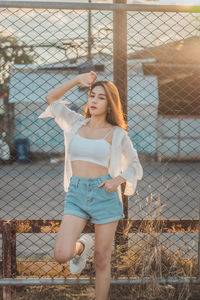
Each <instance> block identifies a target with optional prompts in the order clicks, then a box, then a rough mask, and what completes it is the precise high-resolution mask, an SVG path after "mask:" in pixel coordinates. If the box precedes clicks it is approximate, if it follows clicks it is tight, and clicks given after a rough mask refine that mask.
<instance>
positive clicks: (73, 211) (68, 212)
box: [64, 209, 89, 220]
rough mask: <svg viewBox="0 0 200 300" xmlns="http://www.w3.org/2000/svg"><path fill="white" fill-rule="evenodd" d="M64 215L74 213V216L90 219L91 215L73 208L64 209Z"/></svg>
mask: <svg viewBox="0 0 200 300" xmlns="http://www.w3.org/2000/svg"><path fill="white" fill-rule="evenodd" d="M64 215H72V216H76V217H80V218H82V219H85V220H89V217H87V216H85V215H84V214H81V213H79V212H78V211H76V210H72V209H69V210H64Z"/></svg>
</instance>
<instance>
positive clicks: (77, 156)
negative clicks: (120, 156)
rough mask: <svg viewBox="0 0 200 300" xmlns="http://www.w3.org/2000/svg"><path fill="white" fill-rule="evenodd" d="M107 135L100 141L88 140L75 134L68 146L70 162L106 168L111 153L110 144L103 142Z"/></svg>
mask: <svg viewBox="0 0 200 300" xmlns="http://www.w3.org/2000/svg"><path fill="white" fill-rule="evenodd" d="M108 133H110V131H109V132H108ZM108 133H107V134H106V135H105V136H104V138H102V139H88V138H84V137H82V136H80V135H79V134H78V133H77V134H75V136H74V138H73V139H72V141H71V146H70V157H71V161H74V160H84V161H89V162H92V163H95V164H98V165H101V166H103V167H108V163H109V158H110V151H111V144H110V143H109V142H107V141H106V140H105V137H106V136H107V135H108Z"/></svg>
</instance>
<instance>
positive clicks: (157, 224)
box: [0, 219, 199, 233]
mask: <svg viewBox="0 0 200 300" xmlns="http://www.w3.org/2000/svg"><path fill="white" fill-rule="evenodd" d="M4 222H6V221H5V220H4V221H3V220H0V233H1V232H2V229H3V223H4ZM15 222H16V233H56V232H58V229H59V226H60V222H61V221H60V220H27V219H26V220H15ZM149 225H151V226H152V228H151V232H152V229H153V228H154V232H161V233H183V232H184V233H198V232H199V220H179V219H174V220H173V219H171V220H129V219H122V220H120V221H119V226H118V230H117V232H120V231H122V230H123V229H124V228H127V227H128V228H129V232H143V233H145V232H146V233H147V232H148V230H147V229H146V227H148V226H149ZM84 232H87V233H91V232H94V225H93V224H91V223H87V225H86V227H85V229H84Z"/></svg>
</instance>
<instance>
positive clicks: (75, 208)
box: [64, 174, 124, 224]
mask: <svg viewBox="0 0 200 300" xmlns="http://www.w3.org/2000/svg"><path fill="white" fill-rule="evenodd" d="M107 179H112V177H111V176H110V174H105V175H103V176H100V177H94V178H85V177H78V176H72V177H71V178H70V184H69V188H68V191H67V193H66V196H65V206H64V215H67V214H69V215H74V216H78V217H81V218H83V219H86V220H89V221H90V222H91V223H94V224H105V223H109V222H114V221H116V220H119V219H121V218H124V214H123V204H122V202H121V201H120V198H119V195H118V192H117V190H116V191H114V192H108V191H106V189H105V188H104V186H101V187H98V185H99V184H100V183H102V182H103V181H104V180H107Z"/></svg>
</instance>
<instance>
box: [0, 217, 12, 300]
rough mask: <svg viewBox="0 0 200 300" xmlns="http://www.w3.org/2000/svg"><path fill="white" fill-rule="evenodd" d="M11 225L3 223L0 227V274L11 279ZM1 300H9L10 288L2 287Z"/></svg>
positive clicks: (8, 222)
mask: <svg viewBox="0 0 200 300" xmlns="http://www.w3.org/2000/svg"><path fill="white" fill-rule="evenodd" d="M11 240H12V234H11V223H10V221H7V222H3V225H2V273H3V277H4V278H11V273H12V272H11V265H12V262H11V252H12V249H11ZM3 300H11V287H10V286H6V287H5V286H4V287H3Z"/></svg>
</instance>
